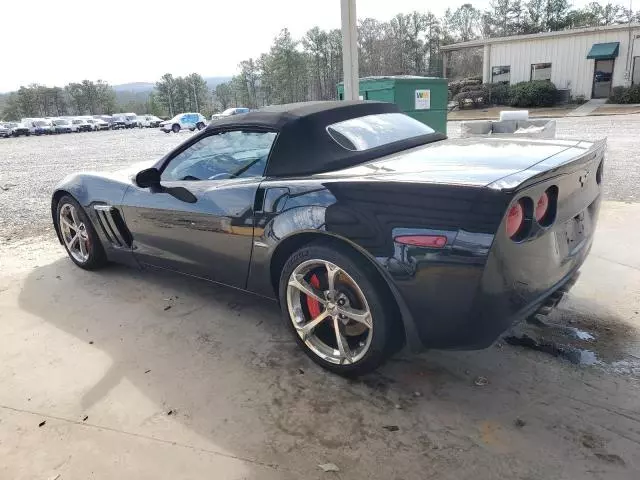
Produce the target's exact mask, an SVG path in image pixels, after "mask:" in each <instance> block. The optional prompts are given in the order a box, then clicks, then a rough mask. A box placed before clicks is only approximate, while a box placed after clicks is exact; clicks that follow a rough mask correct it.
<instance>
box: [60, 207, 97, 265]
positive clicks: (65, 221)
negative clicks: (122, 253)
mask: <svg viewBox="0 0 640 480" xmlns="http://www.w3.org/2000/svg"><path fill="white" fill-rule="evenodd" d="M56 219H57V222H58V229H59V231H60V237H61V238H62V243H63V244H64V248H65V249H66V250H67V253H68V254H69V258H71V260H72V261H73V263H75V264H76V265H78V266H79V267H81V268H84V269H85V270H95V269H97V268H100V267H102V266H104V265H105V264H106V263H107V256H106V254H105V252H104V248H103V247H102V243H101V242H100V239H99V238H98V234H97V233H96V231H95V229H94V228H93V225H92V224H91V220H89V217H87V214H86V213H85V211H84V209H83V208H82V206H80V204H79V203H78V202H77V201H76V200H75V199H74V198H73V197H71V196H69V195H65V196H63V197H62V198H61V199H60V201H59V202H58V208H57V216H56Z"/></svg>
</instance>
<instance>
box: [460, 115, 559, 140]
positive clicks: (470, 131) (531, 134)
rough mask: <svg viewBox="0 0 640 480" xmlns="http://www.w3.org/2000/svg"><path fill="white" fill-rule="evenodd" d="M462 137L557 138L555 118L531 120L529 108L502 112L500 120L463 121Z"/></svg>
mask: <svg viewBox="0 0 640 480" xmlns="http://www.w3.org/2000/svg"><path fill="white" fill-rule="evenodd" d="M460 130H461V136H462V138H467V137H486V136H490V135H516V136H518V137H523V138H546V139H550V138H556V121H555V120H547V119H540V120H530V119H529V111H528V110H517V111H504V112H500V120H498V121H494V120H476V121H471V122H462V124H461V126H460Z"/></svg>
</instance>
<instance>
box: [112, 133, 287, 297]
mask: <svg viewBox="0 0 640 480" xmlns="http://www.w3.org/2000/svg"><path fill="white" fill-rule="evenodd" d="M275 137H276V133H274V132H271V131H264V130H263V131H260V130H247V129H245V130H232V131H221V132H211V133H209V132H208V133H207V134H206V135H204V136H197V137H196V138H195V139H194V140H192V141H191V142H189V143H188V144H186V145H185V146H184V147H183V148H181V149H179V150H178V151H177V152H175V153H174V154H173V155H172V156H170V157H169V158H168V159H166V161H165V162H164V164H163V166H162V167H161V179H162V180H161V188H159V189H158V188H154V189H145V188H140V187H138V186H135V185H133V186H131V187H130V188H129V189H128V190H127V193H126V194H125V198H124V201H123V204H124V206H123V214H124V218H125V222H126V224H127V226H128V227H129V230H130V231H131V234H132V237H133V244H132V245H133V252H134V256H135V257H136V258H137V259H138V261H140V262H141V263H143V264H149V265H155V266H158V267H163V268H169V269H172V270H177V271H181V272H184V273H188V274H191V275H197V276H200V277H204V278H208V279H211V280H214V281H217V282H221V283H225V284H228V285H232V286H235V287H240V288H244V287H245V285H246V278H247V272H248V268H249V260H250V257H251V249H252V245H253V233H254V232H253V227H254V225H253V221H254V216H253V213H254V201H255V197H256V192H257V190H258V187H259V185H260V182H261V181H262V176H263V173H264V169H265V167H266V163H267V158H268V155H269V152H270V150H271V146H272V144H273V141H274V139H275Z"/></svg>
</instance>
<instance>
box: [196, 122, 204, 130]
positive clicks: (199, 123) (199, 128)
mask: <svg viewBox="0 0 640 480" xmlns="http://www.w3.org/2000/svg"><path fill="white" fill-rule="evenodd" d="M196 128H197V129H198V130H202V129H203V128H204V123H202V122H198V123H196Z"/></svg>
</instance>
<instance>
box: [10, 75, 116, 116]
mask: <svg viewBox="0 0 640 480" xmlns="http://www.w3.org/2000/svg"><path fill="white" fill-rule="evenodd" d="M115 108H116V101H115V94H114V92H113V89H112V88H111V86H109V84H108V83H106V82H103V81H102V80H98V81H96V82H94V81H91V80H83V81H82V82H80V83H70V84H68V85H66V86H65V87H46V86H44V85H39V84H37V83H34V84H31V85H29V86H26V87H20V88H19V89H18V91H16V92H12V93H10V94H9V95H8V97H7V98H6V100H5V107H4V110H3V114H2V116H3V117H5V118H7V119H13V120H18V119H20V118H23V117H59V116H63V115H95V114H104V113H113V111H114V110H115Z"/></svg>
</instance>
